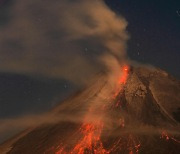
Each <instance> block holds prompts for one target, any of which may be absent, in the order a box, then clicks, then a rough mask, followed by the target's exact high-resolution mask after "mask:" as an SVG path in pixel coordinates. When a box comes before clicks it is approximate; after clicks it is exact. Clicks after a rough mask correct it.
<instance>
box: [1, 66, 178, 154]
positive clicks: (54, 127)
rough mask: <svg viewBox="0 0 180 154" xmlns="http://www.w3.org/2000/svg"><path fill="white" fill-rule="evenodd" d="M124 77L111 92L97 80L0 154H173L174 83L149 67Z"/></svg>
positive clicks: (3, 147)
mask: <svg viewBox="0 0 180 154" xmlns="http://www.w3.org/2000/svg"><path fill="white" fill-rule="evenodd" d="M124 72H125V74H126V80H124V79H123V78H124V77H122V78H121V79H120V81H121V83H120V84H119V87H120V88H118V89H117V90H116V91H115V92H112V91H111V90H110V91H109V87H111V86H110V85H109V83H108V81H107V78H106V77H104V76H101V77H99V79H98V80H97V81H96V82H95V83H94V84H92V85H91V86H89V87H88V88H86V89H85V90H83V91H81V92H79V93H78V94H76V95H75V96H73V97H71V98H69V99H68V100H66V101H65V102H64V103H61V105H59V106H57V107H56V108H55V109H54V110H53V111H51V115H52V114H53V116H52V117H51V118H52V121H53V122H52V123H49V122H48V123H44V124H42V125H40V126H38V127H36V128H33V129H31V130H28V131H27V132H26V133H24V134H23V135H22V134H21V136H19V137H17V138H14V140H13V141H12V140H9V141H7V142H5V143H4V144H2V145H1V146H0V151H1V153H8V154H32V153H34V154H61V153H62V154H65V153H72V154H76V153H77V154H83V153H85V154H91V153H92V154H109V153H112V154H113V153H115V154H116V153H122V154H126V153H127V154H135V153H140V154H156V153H158V154H178V153H179V151H180V132H179V130H180V127H179V122H180V82H179V81H177V80H175V79H174V78H173V77H171V76H170V75H168V74H167V73H166V72H164V71H162V70H159V69H155V68H145V67H132V68H128V70H127V69H125V70H124ZM125 74H124V76H125ZM122 79H123V80H122Z"/></svg>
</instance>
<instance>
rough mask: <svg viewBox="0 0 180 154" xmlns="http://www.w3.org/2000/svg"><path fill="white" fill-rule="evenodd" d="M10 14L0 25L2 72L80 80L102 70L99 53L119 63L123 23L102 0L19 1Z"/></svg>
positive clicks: (122, 55) (123, 46) (122, 50)
mask: <svg viewBox="0 0 180 154" xmlns="http://www.w3.org/2000/svg"><path fill="white" fill-rule="evenodd" d="M9 14H10V15H9V16H10V19H9V22H8V23H6V25H5V26H3V27H1V28H0V35H1V38H0V70H1V71H3V72H16V73H23V74H28V75H40V76H46V77H50V78H65V79H68V80H71V81H73V82H75V83H77V82H78V84H79V83H82V82H84V81H85V80H87V78H88V77H92V75H93V74H94V73H97V72H99V71H100V70H102V68H103V66H104V64H102V60H100V59H102V58H100V57H102V56H103V55H104V54H106V55H111V56H114V57H116V59H118V61H120V60H123V59H124V58H125V57H126V52H125V50H126V41H127V39H128V35H127V33H126V31H125V29H126V26H127V22H126V20H125V19H124V18H122V17H120V16H118V15H116V14H115V13H114V12H113V11H112V10H110V9H109V8H108V7H107V6H106V5H105V4H104V2H103V1H99V0H93V1H92V0H91V1H90V0H75V1H71V0H61V1H56V0H53V1H43V2H42V1H41V0H37V1H27V0H19V1H15V2H14V3H13V4H12V6H11V9H10V10H9ZM106 57H107V56H106ZM106 61H107V60H106Z"/></svg>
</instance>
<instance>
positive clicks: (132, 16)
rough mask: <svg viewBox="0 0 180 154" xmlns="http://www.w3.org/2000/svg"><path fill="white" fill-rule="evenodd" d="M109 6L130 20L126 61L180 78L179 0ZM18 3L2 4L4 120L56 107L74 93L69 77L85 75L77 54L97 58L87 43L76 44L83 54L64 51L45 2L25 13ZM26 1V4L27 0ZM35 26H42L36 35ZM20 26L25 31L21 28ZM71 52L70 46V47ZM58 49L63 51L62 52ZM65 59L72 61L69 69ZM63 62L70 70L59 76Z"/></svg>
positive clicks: (114, 1) (128, 0) (0, 102)
mask: <svg viewBox="0 0 180 154" xmlns="http://www.w3.org/2000/svg"><path fill="white" fill-rule="evenodd" d="M27 2H28V1H27ZM105 2H106V4H107V5H108V7H110V8H111V9H112V10H113V11H114V12H116V14H119V15H122V16H123V17H124V18H125V19H126V20H127V22H128V27H127V31H128V33H129V35H130V39H129V41H128V45H127V52H128V57H129V58H130V59H132V60H135V61H138V62H141V63H145V64H151V65H154V66H157V67H160V68H162V69H164V70H166V71H167V72H169V73H170V74H172V75H173V76H175V77H177V78H179V77H180V61H179V57H180V1H179V0H147V1H146V0H105ZM16 3H17V1H13V0H1V1H0V5H1V6H0V71H1V73H0V85H1V86H0V112H1V113H0V117H1V118H2V117H3V118H4V117H12V116H15V115H16V116H17V115H22V114H25V113H33V112H35V113H36V112H37V111H45V110H47V109H49V108H51V107H53V103H54V104H56V103H57V102H55V100H58V101H59V100H62V99H63V98H65V96H67V94H70V93H72V91H73V90H75V89H76V88H74V87H75V86H74V83H73V82H68V81H67V80H68V79H69V78H70V77H71V74H70V77H69V73H72V74H73V75H74V74H79V72H81V71H80V70H79V69H77V68H78V66H79V65H77V66H74V64H76V62H77V61H79V59H78V58H79V57H78V56H79V55H81V54H85V55H86V56H87V59H88V57H90V56H92V55H93V54H92V52H91V53H90V52H89V50H90V49H91V48H92V49H91V50H94V49H93V47H92V46H90V45H89V44H88V39H87V40H85V41H84V40H83V41H82V40H80V41H79V42H80V43H79V42H78V43H79V44H83V45H82V46H83V48H84V52H83V53H81V52H76V53H72V52H64V51H65V50H63V49H62V46H61V45H62V44H63V42H62V41H61V40H63V37H64V36H65V34H64V32H62V31H61V30H59V27H60V26H61V23H59V25H56V21H57V18H58V15H57V14H58V13H57V12H56V11H54V10H56V9H54V10H53V7H54V6H55V5H53V4H52V5H51V6H47V5H45V3H44V2H43V1H38V2H37V5H36V3H35V2H33V3H32V4H29V5H28V7H27V9H26V8H24V10H23V8H22V6H21V4H20V2H19V4H18V5H17V4H16ZM23 3H24V4H25V1H24V2H23ZM28 3H29V2H28ZM49 3H50V2H49ZM51 3H55V1H52V2H51ZM15 4H16V6H15ZM39 6H40V7H39ZM49 7H50V8H49ZM14 8H15V9H14ZM21 9H22V10H21ZM19 10H21V12H20V13H19V12H18V11H19ZM57 10H58V9H57ZM16 11H17V12H16ZM23 11H24V12H23ZM48 11H49V12H48ZM53 11H54V12H53ZM18 13H19V14H18ZM56 15H57V17H56ZM19 16H22V18H19ZM25 19H28V21H25ZM21 21H22V23H21ZM22 25H23V26H24V27H25V28H24V27H23V26H22ZM34 25H38V26H39V27H37V29H38V31H36V29H35V27H34ZM21 26H22V27H23V28H24V29H23V28H22V29H21V28H20V27H21ZM12 32H13V33H12ZM21 37H22V38H21ZM26 37H27V38H28V39H27V40H26ZM91 39H92V38H91ZM76 43H77V42H76ZM88 45H89V46H88ZM68 48H69V46H68V45H67V47H66V49H68ZM99 48H101V46H100V47H99ZM59 49H62V51H63V52H58V51H59ZM97 49H98V48H96V49H95V50H94V51H95V52H94V53H95V55H96V54H97V53H98V51H97ZM32 50H34V52H32ZM37 51H38V52H37ZM98 54H99V53H98ZM77 55H78V56H77ZM93 56H94V55H93ZM59 57H60V59H59ZM75 59H77V61H76V60H75ZM89 59H91V58H89ZM89 59H88V60H89ZM67 61H71V62H72V61H73V62H74V63H72V65H67V64H66V62H67ZM89 61H91V60H89ZM64 64H66V66H65V67H66V70H65V71H64V70H63V72H62V71H61V72H60V73H59V72H58V71H57V70H61V69H63V66H64ZM29 66H31V67H29ZM52 68H53V69H52ZM68 68H69V69H68ZM70 68H71V69H70ZM89 69H91V68H89ZM26 70H28V71H27V72H26ZM39 70H41V73H42V74H39ZM87 70H88V69H87ZM56 71H57V72H56ZM32 72H33V73H34V74H33V73H32ZM31 73H32V74H31ZM58 73H59V74H58ZM83 73H84V74H86V72H82V74H83ZM64 74H66V76H68V78H67V80H66V79H64V76H63V75H64ZM42 76H43V78H42ZM61 76H62V78H61ZM82 76H83V75H82ZM59 96H61V97H59ZM56 98H58V99H56Z"/></svg>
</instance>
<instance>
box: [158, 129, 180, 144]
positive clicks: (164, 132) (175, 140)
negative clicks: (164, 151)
mask: <svg viewBox="0 0 180 154" xmlns="http://www.w3.org/2000/svg"><path fill="white" fill-rule="evenodd" d="M160 138H161V139H165V140H166V141H169V140H172V141H174V142H176V143H178V144H180V141H179V140H177V139H175V138H174V137H172V136H171V135H169V134H168V132H167V131H166V130H163V131H162V133H161V137H160Z"/></svg>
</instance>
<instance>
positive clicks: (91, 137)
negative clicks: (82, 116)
mask: <svg viewBox="0 0 180 154" xmlns="http://www.w3.org/2000/svg"><path fill="white" fill-rule="evenodd" d="M128 70H129V68H128V66H124V67H123V68H122V75H121V76H120V78H119V80H118V83H117V84H118V85H117V87H118V88H117V89H115V90H114V91H115V93H114V96H113V97H112V98H113V99H115V98H116V97H117V95H118V94H119V92H120V91H121V89H122V85H124V84H125V83H126V81H127V77H128ZM102 109H104V108H103V107H102ZM102 109H98V110H102ZM94 110H97V109H94ZM89 112H91V113H87V115H88V116H89V115H93V109H91V108H90V109H89ZM121 125H122V126H123V127H124V121H123V122H122V124H121ZM103 126H104V122H103V121H102V120H97V121H95V122H92V123H86V122H84V123H83V124H82V125H81V128H80V129H79V134H81V136H82V138H81V139H80V140H79V141H78V142H77V143H76V145H75V146H74V148H73V149H72V150H69V151H66V150H65V149H66V146H65V145H64V146H63V147H61V148H59V150H58V151H57V152H56V154H65V153H71V154H84V153H94V154H109V153H111V152H113V149H114V148H110V150H108V149H105V148H104V146H103V142H102V141H101V133H102V130H103ZM115 144H116V143H115ZM116 146H119V145H118V144H116ZM130 151H132V150H130Z"/></svg>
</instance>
